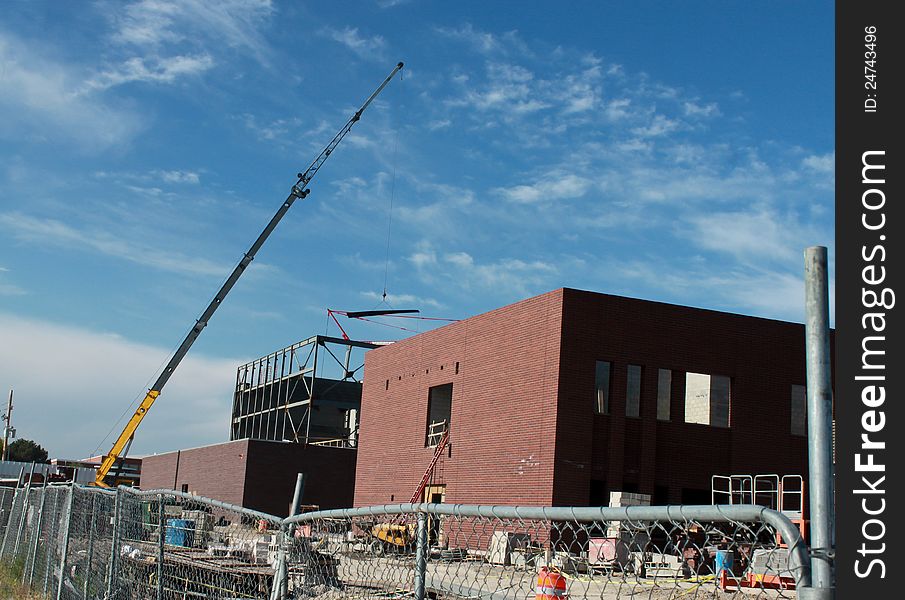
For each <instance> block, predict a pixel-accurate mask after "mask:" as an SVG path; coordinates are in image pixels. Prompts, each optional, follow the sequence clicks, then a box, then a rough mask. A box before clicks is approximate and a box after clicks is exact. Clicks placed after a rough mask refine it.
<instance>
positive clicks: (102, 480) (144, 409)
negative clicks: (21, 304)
mask: <svg viewBox="0 0 905 600" xmlns="http://www.w3.org/2000/svg"><path fill="white" fill-rule="evenodd" d="M400 69H402V63H399V64H397V65H396V67H395V68H394V69H393V71H392V72H391V73H390V74H389V75H387V77H386V79H384V80H383V83H381V84H380V86H379V87H378V88H377V89H376V90H374V93H372V94H371V95H370V96H369V97H368V99H367V100H366V101H365V103H364V104H362V106H361V108H359V109H358V110H357V111H355V114H354V115H352V117H351V118H350V119H349V120H348V121H347V122H346V124H345V125H344V126H343V127H342V129H340V130H339V133H337V134H336V135H335V136H334V137H333V139H332V140H331V141H330V143H329V144H327V146H326V147H325V148H324V149H323V150H322V151H321V153H320V154H319V155H318V156H317V158H315V159H314V162H312V163H311V166H309V167H308V170H306V171H305V172H304V173H299V174H298V181H297V182H296V183H295V185H293V186H292V190H291V191H290V192H289V196H288V197H287V198H286V200H285V201H284V202H283V204H282V205H281V206H280V208H279V210H277V212H276V214H275V215H274V216H273V218H272V219H270V222H269V223H268V224H267V226H266V227H265V228H264V231H262V232H261V234H260V235H259V236H258V239H256V240H255V242H254V243H253V244H252V245H251V248H249V250H248V252H246V253H245V255H244V256H243V257H242V260H240V261H239V264H238V265H236V268H235V269H233V272H232V274H230V276H229V277H228V278H227V279H226V281H225V282H224V283H223V286H222V287H221V288H220V291H218V292H217V294H216V295H215V296H214V299H213V300H211V303H210V304H209V305H208V307H207V308H206V309H205V311H204V312H203V313H202V314H201V317H199V318H198V321H196V322H195V325H194V326H193V327H192V329H191V330H190V331H189V333H188V335H186V337H185V339H184V340H183V341H182V344H181V345H180V346H179V348H178V349H177V350H176V352H175V353H174V354H173V356H172V357H171V358H170V361H169V362H168V363H167V365H166V367H164V369H163V371H162V372H161V373H160V376H159V377H158V378H157V381H155V382H154V385H152V386H151V389H149V390H148V393H147V394H146V395H145V397H144V400H142V401H141V404H139V405H138V408H137V409H136V410H135V413H134V414H133V415H132V418H130V419H129V422H128V423H127V424H126V427H125V429H123V431H122V433H120V434H119V437H118V438H116V441H115V442H114V443H113V448H111V449H110V452H108V453H107V455H106V456H105V457H104V459H103V461H102V462H101V466H100V467H99V468H98V470H97V475H96V477H95V481H94V483H95V485H99V486H102V487H109V486H111V485H116V481H115V479H116V476H115V475H113V476H112V477H111V476H110V470H111V468H112V467H113V465H114V464H116V462H117V461H118V460H119V459H120V457H122V456H125V454H126V452H128V445H129V444H130V443H131V441H132V438H133V436H134V435H135V430H136V429H138V426H139V425H140V424H141V421H142V419H144V418H145V415H146V414H148V411H149V410H150V409H151V406H153V404H154V401H155V400H157V397H158V396H159V395H160V392H161V390H163V386H164V385H166V383H167V381H169V379H170V376H171V375H172V374H173V371H175V370H176V367H177V366H179V363H180V362H182V359H183V358H185V355H186V353H188V351H189V348H191V347H192V344H194V343H195V340H196V339H197V338H198V336H199V335H201V331H202V330H203V329H204V328H205V327H206V326H207V323H208V321H209V320H210V318H211V316H213V314H214V311H216V310H217V307H219V306H220V304H221V303H222V302H223V299H224V298H226V295H227V294H228V293H229V291H230V290H231V289H232V287H233V285H235V283H236V281H238V279H239V277H240V276H241V275H242V273H244V272H245V269H246V268H247V267H248V265H250V264H251V261H252V260H254V257H255V254H257V252H258V250H259V249H260V248H261V246H262V245H264V242H265V241H266V240H267V238H268V237H269V236H270V234H271V233H272V232H273V230H274V229H275V228H276V226H277V224H279V222H280V219H282V218H283V215H285V214H286V211H288V210H289V208H290V207H292V204H293V203H294V202H295V201H296V200H297V199H299V198H305V197H306V196H307V195H308V194H309V193H310V190H309V189H308V183H309V182H310V181H311V180H312V179H313V178H314V175H315V174H316V173H317V171H318V170H319V169H320V168H321V166H322V165H323V164H324V162H325V161H326V160H327V158H329V156H330V155H331V154H332V153H333V150H334V149H335V148H336V147H337V146H338V145H339V143H340V142H341V141H342V139H343V138H344V137H345V136H346V134H347V133H349V130H350V129H352V125H354V124H355V123H357V122H358V120H359V119H360V118H361V115H362V113H363V112H364V110H365V109H366V108H367V107H368V105H369V104H371V102H372V101H373V100H374V98H376V97H377V94H379V93H380V92H381V91H383V88H384V87H386V85H387V84H388V83H389V82H390V79H392V78H393V76H394V75H396V73H397V72H399V70H400Z"/></svg>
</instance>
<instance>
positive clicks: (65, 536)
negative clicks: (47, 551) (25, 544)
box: [57, 484, 75, 600]
mask: <svg viewBox="0 0 905 600" xmlns="http://www.w3.org/2000/svg"><path fill="white" fill-rule="evenodd" d="M74 497H75V484H72V485H70V486H69V501H68V502H67V504H66V517H65V520H64V523H65V525H64V527H65V528H66V529H65V530H64V531H63V547H62V549H61V550H62V551H61V552H60V581H59V582H58V584H57V600H60V598H62V597H63V581H64V580H65V579H66V555H67V554H68V553H69V534H70V531H71V529H72V528H71V525H72V501H73V499H74Z"/></svg>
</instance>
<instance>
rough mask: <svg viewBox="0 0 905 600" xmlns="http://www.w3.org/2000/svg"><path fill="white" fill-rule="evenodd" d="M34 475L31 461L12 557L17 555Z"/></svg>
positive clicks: (33, 466)
mask: <svg viewBox="0 0 905 600" xmlns="http://www.w3.org/2000/svg"><path fill="white" fill-rule="evenodd" d="M23 468H24V467H23ZM34 476H35V463H34V462H32V463H31V469H29V471H28V483H26V484H25V498H23V499H22V514H21V515H19V530H18V531H16V544H15V546H13V557H18V556H19V542H20V541H21V540H22V530H23V529H25V517H26V516H27V514H28V499H29V496H30V495H31V480H32V479H33V478H34Z"/></svg>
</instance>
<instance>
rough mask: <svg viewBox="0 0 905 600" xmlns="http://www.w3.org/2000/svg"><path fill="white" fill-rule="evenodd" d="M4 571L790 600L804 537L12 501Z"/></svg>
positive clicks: (681, 519) (586, 517) (674, 525)
mask: <svg viewBox="0 0 905 600" xmlns="http://www.w3.org/2000/svg"><path fill="white" fill-rule="evenodd" d="M0 526H2V546H0V557H2V562H3V564H13V563H16V562H17V561H18V563H19V564H21V565H22V569H21V573H22V575H21V579H22V583H23V584H25V585H27V586H28V587H29V588H30V589H31V590H32V591H33V592H34V593H35V594H36V595H38V596H43V597H46V598H56V599H67V600H68V599H73V600H75V599H81V600H89V599H98V600H99V599H104V600H125V599H130V600H131V599H148V600H176V599H179V600H188V599H200V598H216V599H222V600H227V599H229V600H240V599H241V600H251V599H261V600H288V599H302V598H324V599H326V600H331V599H336V600H339V599H344V598H374V599H378V598H379V599H383V600H387V599H390V598H400V599H401V598H415V599H416V600H423V599H424V598H428V597H429V598H432V599H435V600H437V599H447V598H448V599H469V600H478V599H486V600H504V599H513V600H515V599H519V600H524V599H528V598H531V597H534V598H535V600H560V599H562V598H564V597H569V598H572V599H573V600H574V599H578V598H600V599H607V598H651V599H661V598H681V599H687V598H723V597H730V596H736V597H743V598H747V597H749V596H750V597H762V598H777V597H782V598H793V597H796V593H797V590H800V589H801V588H803V587H807V586H809V585H810V568H809V556H808V551H807V548H806V547H805V545H804V543H803V542H802V539H801V537H800V534H799V531H798V529H797V528H796V526H795V525H793V524H792V523H791V522H790V521H789V520H788V519H787V518H786V517H785V516H783V515H782V514H781V513H778V512H775V511H772V510H769V509H766V508H763V507H759V506H740V505H734V506H668V507H667V506H660V507H642V506H635V507H628V508H597V507H546V508H541V507H509V506H472V505H445V504H419V505H411V504H400V505H386V506H376V507H368V508H359V509H345V510H333V511H318V512H310V513H305V514H302V515H298V516H295V517H291V518H289V519H281V518H278V517H274V516H272V515H266V514H263V513H258V512H255V511H252V510H248V509H244V508H241V507H236V506H232V505H229V504H224V503H222V502H218V501H215V500H209V499H205V498H199V497H195V496H191V495H189V494H182V493H178V492H173V491H147V492H138V491H135V490H131V489H128V488H120V489H118V490H115V491H114V490H104V489H99V488H86V487H81V486H77V485H76V486H73V485H66V486H62V485H51V486H47V487H41V488H28V487H24V488H19V489H16V490H12V489H4V490H0Z"/></svg>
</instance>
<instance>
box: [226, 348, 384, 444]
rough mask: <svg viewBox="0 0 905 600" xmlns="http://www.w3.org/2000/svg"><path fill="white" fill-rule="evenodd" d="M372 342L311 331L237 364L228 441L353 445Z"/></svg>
mask: <svg viewBox="0 0 905 600" xmlns="http://www.w3.org/2000/svg"><path fill="white" fill-rule="evenodd" d="M376 347H377V344H372V343H370V342H360V341H356V340H347V339H341V338H336V337H330V336H323V335H316V336H313V337H310V338H308V339H306V340H302V341H300V342H297V343H295V344H292V345H291V346H287V347H286V348H283V349H281V350H277V351H276V352H272V353H270V354H268V355H266V356H262V357H261V358H258V359H256V360H253V361H251V362H249V363H247V364H245V365H242V366H240V367H239V368H238V370H237V372H236V389H235V393H234V395H233V411H232V419H231V421H230V440H239V439H245V438H251V439H259V440H270V441H285V442H295V443H302V444H320V445H334V446H343V447H354V446H355V441H356V438H357V430H358V411H359V408H360V406H361V377H362V374H363V370H364V353H365V352H366V351H367V350H369V349H371V348H376Z"/></svg>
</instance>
